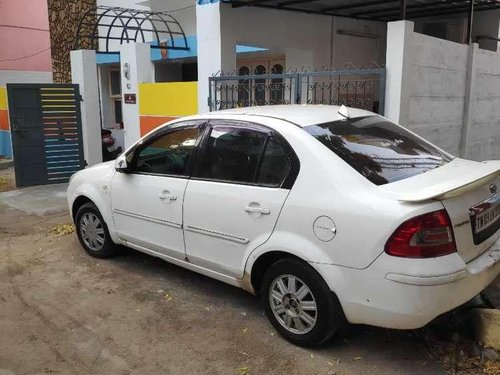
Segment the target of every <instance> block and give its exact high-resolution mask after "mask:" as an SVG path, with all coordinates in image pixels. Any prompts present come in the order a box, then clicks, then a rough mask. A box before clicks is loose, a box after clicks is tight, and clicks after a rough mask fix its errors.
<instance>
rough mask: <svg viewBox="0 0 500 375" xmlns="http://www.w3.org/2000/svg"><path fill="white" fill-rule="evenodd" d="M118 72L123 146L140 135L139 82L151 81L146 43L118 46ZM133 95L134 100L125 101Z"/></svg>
mask: <svg viewBox="0 0 500 375" xmlns="http://www.w3.org/2000/svg"><path fill="white" fill-rule="evenodd" d="M120 72H121V85H122V115H123V129H124V143H125V148H126V149H127V148H129V147H130V146H132V145H133V144H134V143H135V142H136V141H137V140H138V139H139V138H140V137H141V124H140V113H139V102H140V99H141V98H140V94H139V84H141V83H145V82H152V81H153V72H154V65H153V63H152V62H151V47H150V45H149V44H148V43H127V44H122V45H121V46H120ZM134 95H135V102H134V100H132V102H130V103H125V98H126V97H129V98H130V97H131V98H133V96H134Z"/></svg>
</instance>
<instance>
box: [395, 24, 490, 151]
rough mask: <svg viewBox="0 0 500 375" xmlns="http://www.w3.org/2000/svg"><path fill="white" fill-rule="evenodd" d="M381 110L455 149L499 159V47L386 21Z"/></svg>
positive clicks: (443, 144) (446, 148)
mask: <svg viewBox="0 0 500 375" xmlns="http://www.w3.org/2000/svg"><path fill="white" fill-rule="evenodd" d="M386 116H387V117H389V118H391V119H392V120H394V121H397V122H399V123H400V124H402V125H403V126H406V127H407V128H409V129H410V130H412V131H414V132H415V133H417V134H419V135H421V136H422V137H424V138H426V139H428V140H430V141H431V142H433V143H435V144H436V145H438V146H440V147H441V148H443V149H444V150H446V151H448V152H450V153H452V154H454V155H457V156H462V157H465V158H469V159H473V160H488V159H500V52H492V51H488V50H483V49H480V48H478V45H477V44H472V45H465V44H459V43H455V42H451V41H448V40H444V39H438V38H434V37H430V36H427V35H423V34H419V33H416V32H414V31H413V23H412V22H409V21H397V22H393V23H390V24H389V27H388V35H387V89H386Z"/></svg>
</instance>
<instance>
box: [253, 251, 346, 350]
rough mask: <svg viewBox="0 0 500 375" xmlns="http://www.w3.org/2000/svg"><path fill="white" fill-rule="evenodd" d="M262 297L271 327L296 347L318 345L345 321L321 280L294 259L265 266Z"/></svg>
mask: <svg viewBox="0 0 500 375" xmlns="http://www.w3.org/2000/svg"><path fill="white" fill-rule="evenodd" d="M262 298H263V302H264V304H265V308H266V314H267V317H268V318H269V320H270V321H271V323H272V324H273V326H274V327H275V328H276V330H277V331H278V332H279V333H280V334H281V336H283V337H284V338H285V339H287V340H288V341H290V342H292V343H293V344H296V345H300V346H309V347H310V346H318V345H321V344H323V343H324V342H326V341H327V340H328V339H330V338H331V337H332V336H333V335H334V334H335V332H336V331H337V330H338V329H339V328H340V326H341V325H342V324H344V322H345V318H344V314H343V312H342V308H341V306H340V304H339V303H338V300H337V299H336V297H335V295H334V294H333V293H332V292H331V291H330V289H329V288H328V286H327V285H326V283H325V281H324V280H323V278H322V277H321V276H320V275H319V274H318V273H317V272H316V270H314V269H313V268H312V267H311V266H310V265H308V264H307V263H305V262H303V261H300V260H298V259H294V258H289V259H282V260H279V261H277V262H276V263H274V264H273V265H271V267H269V269H268V270H267V272H266V274H265V276H264V280H263V283H262Z"/></svg>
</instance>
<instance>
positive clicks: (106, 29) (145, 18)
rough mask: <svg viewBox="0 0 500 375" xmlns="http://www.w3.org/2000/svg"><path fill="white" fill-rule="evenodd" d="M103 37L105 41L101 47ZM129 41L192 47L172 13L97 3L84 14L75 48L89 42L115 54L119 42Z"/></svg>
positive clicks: (117, 50) (76, 37) (164, 45)
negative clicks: (189, 45)
mask: <svg viewBox="0 0 500 375" xmlns="http://www.w3.org/2000/svg"><path fill="white" fill-rule="evenodd" d="M149 35H151V37H149ZM101 39H103V40H105V41H106V42H105V43H103V44H104V46H102V49H101V46H100V45H99V40H101ZM112 41H115V43H112ZM130 41H134V42H142V43H151V47H152V48H159V49H175V50H189V47H188V42H187V37H186V34H185V33H184V30H183V28H182V26H181V25H180V24H179V22H178V21H177V20H176V19H175V18H174V17H173V16H172V15H171V14H168V13H166V12H153V11H146V10H140V9H129V8H121V7H109V6H96V7H93V8H91V9H89V10H87V11H86V12H85V13H83V14H82V16H81V18H80V20H79V21H78V25H77V28H76V36H75V43H74V49H79V48H85V47H86V46H88V45H90V46H91V48H92V49H95V50H96V51H97V52H100V53H116V52H119V48H118V46H119V45H121V44H124V43H129V42H130ZM163 42H166V43H164V44H163ZM162 44H163V45H162Z"/></svg>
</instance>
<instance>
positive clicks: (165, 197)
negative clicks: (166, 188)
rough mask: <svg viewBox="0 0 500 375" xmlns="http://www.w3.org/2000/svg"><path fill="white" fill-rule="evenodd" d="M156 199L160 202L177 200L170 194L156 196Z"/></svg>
mask: <svg viewBox="0 0 500 375" xmlns="http://www.w3.org/2000/svg"><path fill="white" fill-rule="evenodd" d="M158 198H160V199H161V200H162V201H163V200H169V201H175V200H176V199H177V197H176V196H175V195H173V194H170V193H161V194H159V195H158Z"/></svg>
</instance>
